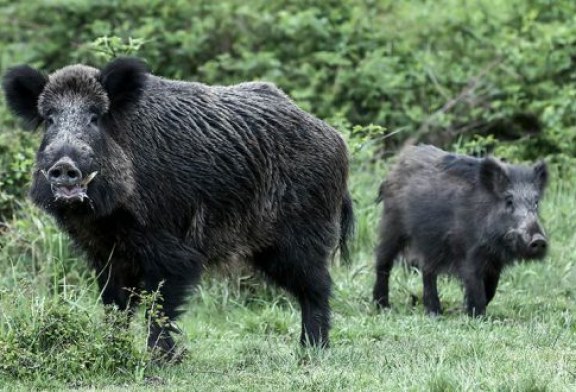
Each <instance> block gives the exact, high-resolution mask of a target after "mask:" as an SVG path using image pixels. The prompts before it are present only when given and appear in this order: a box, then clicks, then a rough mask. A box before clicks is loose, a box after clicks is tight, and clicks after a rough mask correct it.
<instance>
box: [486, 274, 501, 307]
mask: <svg viewBox="0 0 576 392" xmlns="http://www.w3.org/2000/svg"><path fill="white" fill-rule="evenodd" d="M500 272H501V271H500V268H497V269H496V268H495V269H490V270H487V271H486V272H485V273H484V289H485V291H486V305H488V304H489V303H490V301H492V298H494V295H495V294H496V288H497V287H498V281H499V280H500Z"/></svg>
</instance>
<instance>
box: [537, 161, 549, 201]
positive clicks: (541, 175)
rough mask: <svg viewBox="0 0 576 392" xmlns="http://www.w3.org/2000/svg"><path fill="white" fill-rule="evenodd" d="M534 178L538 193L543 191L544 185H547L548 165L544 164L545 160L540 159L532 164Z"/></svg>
mask: <svg viewBox="0 0 576 392" xmlns="http://www.w3.org/2000/svg"><path fill="white" fill-rule="evenodd" d="M534 180H535V181H536V186H537V187H538V189H539V190H540V193H542V192H544V189H546V185H548V166H546V162H544V161H540V162H538V163H536V164H535V165H534Z"/></svg>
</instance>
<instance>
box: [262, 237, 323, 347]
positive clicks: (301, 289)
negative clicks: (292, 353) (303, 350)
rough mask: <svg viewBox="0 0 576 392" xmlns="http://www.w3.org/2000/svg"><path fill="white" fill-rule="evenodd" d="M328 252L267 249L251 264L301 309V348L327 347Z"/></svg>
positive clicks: (302, 248)
mask: <svg viewBox="0 0 576 392" xmlns="http://www.w3.org/2000/svg"><path fill="white" fill-rule="evenodd" d="M328 256H329V254H328V252H326V251H325V250H321V251H318V250H317V249H315V250H314V251H306V250H305V249H304V247H302V246H301V244H300V246H298V247H292V248H288V247H286V248H279V247H271V248H268V249H266V250H264V251H261V252H260V253H258V254H257V255H255V257H254V265H255V266H256V268H258V269H259V270H261V271H263V272H264V273H265V274H266V275H267V276H268V277H269V278H270V279H271V280H272V281H273V282H275V283H276V284H278V285H279V286H281V287H283V288H284V289H286V290H287V291H289V292H290V293H292V294H293V295H294V296H295V297H296V298H297V299H298V302H299V303H300V307H301V310H302V333H301V335H300V343H301V344H302V345H308V344H309V345H312V346H321V347H326V346H328V330H329V328H330V305H329V303H328V301H329V298H330V288H331V285H332V280H331V278H330V273H329V272H328V265H327V264H328Z"/></svg>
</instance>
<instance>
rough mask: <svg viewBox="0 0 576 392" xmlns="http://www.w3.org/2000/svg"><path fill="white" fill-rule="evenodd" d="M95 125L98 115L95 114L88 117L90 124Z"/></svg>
mask: <svg viewBox="0 0 576 392" xmlns="http://www.w3.org/2000/svg"><path fill="white" fill-rule="evenodd" d="M97 123H98V115H97V114H91V115H90V124H91V125H96V124H97Z"/></svg>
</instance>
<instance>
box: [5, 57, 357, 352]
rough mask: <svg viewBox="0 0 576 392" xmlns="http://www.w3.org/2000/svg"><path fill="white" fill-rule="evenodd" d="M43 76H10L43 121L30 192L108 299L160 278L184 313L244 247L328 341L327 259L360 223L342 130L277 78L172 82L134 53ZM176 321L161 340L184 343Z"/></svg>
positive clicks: (120, 300)
mask: <svg viewBox="0 0 576 392" xmlns="http://www.w3.org/2000/svg"><path fill="white" fill-rule="evenodd" d="M22 75H24V76H25V78H23V76H22ZM26 80H31V82H30V83H28V82H27V81H26ZM41 80H42V79H41V74H40V73H39V72H38V71H35V70H32V69H30V68H29V67H16V68H13V69H11V70H10V71H8V73H7V75H6V76H5V83H4V88H5V91H6V97H7V99H8V104H9V106H10V107H11V108H12V109H13V110H14V112H15V113H16V114H17V115H20V116H22V117H24V118H25V119H26V120H28V121H30V119H40V121H42V122H43V123H44V138H43V140H42V143H41V145H40V148H39V150H38V153H37V156H36V170H35V173H34V175H33V183H32V189H31V191H30V195H31V198H32V200H33V201H34V202H35V203H36V204H37V205H39V206H40V207H42V208H43V209H45V210H46V211H48V212H49V213H50V214H52V215H53V216H54V217H55V218H56V220H57V222H58V224H59V225H60V226H61V227H62V228H63V229H64V230H65V231H67V232H68V233H69V234H70V237H71V238H72V240H73V241H74V242H75V243H76V244H77V245H78V246H79V247H80V248H81V249H82V250H84V251H85V253H86V254H87V255H88V257H89V259H90V261H91V264H92V266H93V267H94V269H95V270H96V273H97V276H98V281H99V284H100V286H101V289H102V299H103V302H104V303H105V304H115V305H117V306H118V307H119V308H121V309H126V308H129V307H131V306H133V305H135V300H134V299H132V300H130V298H129V295H130V291H129V290H127V288H135V289H146V290H148V291H155V290H158V289H159V291H160V294H161V297H162V299H163V302H162V306H163V312H164V314H165V316H167V317H168V319H170V320H173V319H174V318H175V317H176V316H177V315H178V313H179V308H180V306H181V305H182V304H183V303H184V300H185V297H186V294H187V291H188V290H189V288H191V287H192V286H193V285H194V284H195V283H197V281H198V279H199V277H200V275H201V272H202V270H203V269H204V268H205V266H207V265H209V264H211V263H216V262H221V261H222V262H225V261H226V260H229V259H233V258H234V259H236V258H244V259H246V260H247V261H249V262H251V263H252V264H253V265H254V266H255V267H256V268H257V269H258V270H260V271H262V272H264V274H265V275H266V276H267V277H268V278H270V279H271V280H272V281H273V282H275V283H276V284H278V285H280V286H281V287H284V288H285V289H286V290H288V291H289V292H290V293H292V294H293V295H294V296H295V297H296V299H297V300H298V301H299V303H300V306H301V308H302V334H301V342H302V343H303V344H305V343H310V344H313V345H326V344H327V343H328V330H329V321H330V310H329V304H328V300H329V296H330V287H331V279H330V275H329V272H328V261H329V258H330V257H331V255H332V254H333V253H334V252H335V250H336V248H337V247H340V249H341V252H342V254H343V255H346V254H347V247H346V241H347V239H348V236H349V235H350V232H351V227H352V222H353V217H352V204H351V200H350V196H349V194H348V191H347V176H348V157H347V149H346V146H345V143H344V141H343V139H342V138H341V137H340V136H339V134H338V133H337V132H336V131H335V130H334V129H333V128H331V127H330V126H328V125H327V124H325V123H324V122H322V121H321V120H319V119H317V118H315V117H313V116H312V115H310V114H308V113H306V112H304V111H302V110H301V109H299V108H298V107H297V106H296V105H295V104H294V103H293V102H292V100H290V98H288V96H287V95H285V94H284V93H283V92H282V91H280V90H279V89H278V88H276V87H275V86H274V85H272V84H269V83H259V82H251V83H242V84H239V85H235V86H230V87H223V86H207V85H204V84H201V83H193V82H183V81H173V80H168V79H164V78H161V77H157V76H154V75H152V74H150V73H148V71H147V67H146V66H145V65H144V64H143V63H142V62H141V61H139V60H136V59H131V58H121V59H117V60H114V61H113V62H111V63H110V64H108V65H106V66H105V67H104V68H103V70H101V71H100V70H98V69H96V68H92V67H88V66H84V65H73V66H68V67H65V68H63V69H61V70H58V71H56V72H54V73H53V74H51V75H50V76H49V77H48V80H47V82H46V83H45V85H44V86H40V85H41V83H40V82H41ZM168 329H169V328H168V327H166V326H164V325H160V324H155V325H154V327H153V328H152V333H151V334H150V337H149V345H150V347H152V348H154V347H159V348H160V349H162V350H164V351H166V352H172V350H173V346H174V342H173V340H172V337H171V336H170V334H169V330H168Z"/></svg>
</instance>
